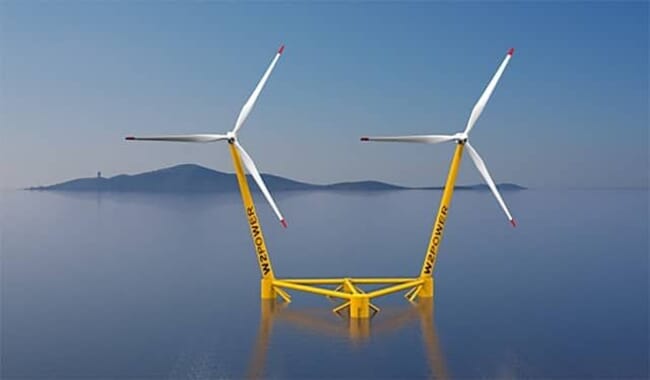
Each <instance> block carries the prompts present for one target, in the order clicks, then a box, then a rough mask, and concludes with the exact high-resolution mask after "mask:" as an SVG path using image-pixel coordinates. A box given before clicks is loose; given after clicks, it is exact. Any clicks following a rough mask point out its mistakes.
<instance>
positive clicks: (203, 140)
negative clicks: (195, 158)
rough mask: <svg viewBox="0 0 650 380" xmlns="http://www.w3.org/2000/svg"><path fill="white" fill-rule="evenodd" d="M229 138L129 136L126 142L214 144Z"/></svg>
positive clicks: (210, 136)
mask: <svg viewBox="0 0 650 380" xmlns="http://www.w3.org/2000/svg"><path fill="white" fill-rule="evenodd" d="M227 138H228V137H227V136H226V135H212V134H211V135H165V136H144V137H135V136H129V137H126V140H133V141H180V142H201V143H206V142H213V141H219V140H226V139H227Z"/></svg>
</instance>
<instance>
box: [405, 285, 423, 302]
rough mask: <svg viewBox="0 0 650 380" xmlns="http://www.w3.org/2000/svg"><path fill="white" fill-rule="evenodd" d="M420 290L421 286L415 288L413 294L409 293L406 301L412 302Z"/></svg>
mask: <svg viewBox="0 0 650 380" xmlns="http://www.w3.org/2000/svg"><path fill="white" fill-rule="evenodd" d="M421 290H422V286H418V287H417V288H415V290H413V293H411V295H410V296H409V297H408V300H409V301H411V302H413V301H414V300H415V297H417V296H418V294H420V291H421Z"/></svg>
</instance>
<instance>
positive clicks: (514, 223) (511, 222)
mask: <svg viewBox="0 0 650 380" xmlns="http://www.w3.org/2000/svg"><path fill="white" fill-rule="evenodd" d="M510 224H512V226H513V227H517V222H515V220H514V219H512V220H511V221H510Z"/></svg>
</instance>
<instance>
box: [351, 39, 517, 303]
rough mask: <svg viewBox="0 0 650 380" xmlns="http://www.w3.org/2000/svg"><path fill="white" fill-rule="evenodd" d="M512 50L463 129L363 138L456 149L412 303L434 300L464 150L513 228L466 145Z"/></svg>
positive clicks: (478, 160)
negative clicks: (447, 144) (436, 271)
mask: <svg viewBox="0 0 650 380" xmlns="http://www.w3.org/2000/svg"><path fill="white" fill-rule="evenodd" d="M514 51H515V49H513V48H510V49H509V50H508V52H507V54H506V56H505V58H504V60H503V62H502V63H501V65H500V66H499V68H498V69H497V72H496V73H495V74H494V76H493V77H492V80H490V83H488V85H487V87H486V88H485V90H484V91H483V94H482V95H481V97H480V98H479V99H478V102H476V105H474V108H473V109H472V113H471V114H470V116H469V120H468V121H467V125H466V126H465V130H464V131H463V132H460V133H456V134H454V135H418V136H385V137H362V138H361V141H380V142H407V143H424V144H438V143H442V142H448V141H453V142H456V150H455V151H454V156H453V158H452V160H451V165H450V167H449V174H448V175H447V181H446V182H445V188H444V190H443V193H442V198H441V199H440V206H439V208H438V214H437V216H436V220H435V222H434V223H433V230H432V231H431V238H430V239H429V245H428V247H427V251H426V254H425V256H424V263H423V264H422V270H421V271H420V279H421V280H422V281H423V283H422V285H419V286H416V287H413V288H412V289H411V290H410V291H409V292H408V293H407V294H406V296H407V297H408V298H409V299H411V300H413V299H415V297H418V296H419V297H433V287H434V285H433V270H434V269H435V266H436V259H437V257H438V249H439V248H440V243H441V242H442V233H443V231H444V229H445V222H446V221H447V217H448V215H449V207H450V205H451V198H452V196H453V194H454V187H455V185H456V177H457V175H458V169H459V167H460V161H461V158H462V156H463V149H464V148H465V147H467V153H469V156H470V158H471V159H472V161H474V164H475V165H476V168H477V169H478V171H479V173H481V176H483V179H484V180H485V182H486V183H487V185H488V186H489V188H490V190H491V191H492V194H494V197H495V198H496V199H497V202H498V203H499V205H500V206H501V208H502V209H503V212H504V213H505V214H506V216H507V217H508V220H509V221H510V223H511V224H512V226H513V227H514V226H515V225H516V223H515V220H514V219H513V218H512V215H511V214H510V211H509V210H508V207H507V206H506V204H505V202H504V201H503V198H501V194H499V190H498V189H497V187H496V185H495V184H494V181H493V180H492V177H491V176H490V173H489V172H488V170H487V167H486V166H485V163H484V162H483V159H481V156H479V154H478V152H477V151H476V149H474V148H473V147H472V145H471V144H470V143H469V133H470V131H471V130H472V128H474V124H476V121H477V120H478V118H479V116H481V113H482V112H483V109H484V108H485V105H486V104H487V102H488V100H489V99H490V96H491V95H492V92H494V88H495V87H496V85H497V83H498V82H499V79H500V78H501V75H503V72H504V70H505V69H506V66H507V65H508V62H510V59H511V58H512V55H513V54H514Z"/></svg>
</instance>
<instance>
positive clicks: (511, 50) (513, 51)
mask: <svg viewBox="0 0 650 380" xmlns="http://www.w3.org/2000/svg"><path fill="white" fill-rule="evenodd" d="M513 54H515V48H510V49H508V55H510V56H512V55H513Z"/></svg>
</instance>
